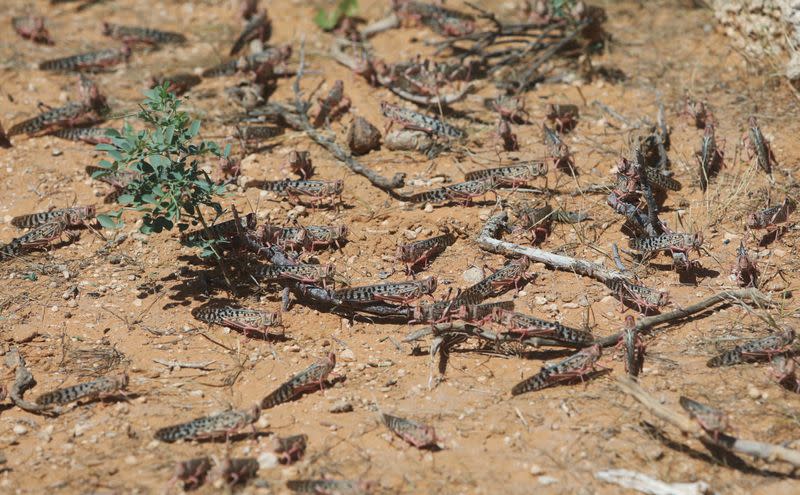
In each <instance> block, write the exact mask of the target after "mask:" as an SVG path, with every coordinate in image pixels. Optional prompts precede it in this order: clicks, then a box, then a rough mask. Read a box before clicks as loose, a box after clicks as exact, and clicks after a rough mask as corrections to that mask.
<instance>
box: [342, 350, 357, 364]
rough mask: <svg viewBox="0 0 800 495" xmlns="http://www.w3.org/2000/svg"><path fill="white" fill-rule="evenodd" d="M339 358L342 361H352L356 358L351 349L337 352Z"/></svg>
mask: <svg viewBox="0 0 800 495" xmlns="http://www.w3.org/2000/svg"><path fill="white" fill-rule="evenodd" d="M339 359H341V360H342V361H344V362H352V361H355V360H356V355H355V354H353V350H352V349H345V350H343V351H342V352H340V353H339Z"/></svg>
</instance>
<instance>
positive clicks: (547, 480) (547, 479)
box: [536, 476, 558, 486]
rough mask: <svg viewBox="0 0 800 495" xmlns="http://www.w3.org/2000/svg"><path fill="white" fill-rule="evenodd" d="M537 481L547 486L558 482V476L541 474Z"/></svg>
mask: <svg viewBox="0 0 800 495" xmlns="http://www.w3.org/2000/svg"><path fill="white" fill-rule="evenodd" d="M536 481H538V482H539V484H540V485H544V486H547V485H552V484H554V483H558V478H554V477H552V476H539V478H537V480H536Z"/></svg>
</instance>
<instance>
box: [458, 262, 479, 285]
mask: <svg viewBox="0 0 800 495" xmlns="http://www.w3.org/2000/svg"><path fill="white" fill-rule="evenodd" d="M461 277H462V278H463V279H464V281H466V282H468V283H470V284H477V283H478V282H480V281H481V280H483V270H481V269H480V268H478V267H477V266H473V267H472V268H468V269H466V270H464V273H463V274H462V275H461Z"/></svg>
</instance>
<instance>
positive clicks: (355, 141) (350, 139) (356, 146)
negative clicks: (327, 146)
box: [347, 117, 381, 155]
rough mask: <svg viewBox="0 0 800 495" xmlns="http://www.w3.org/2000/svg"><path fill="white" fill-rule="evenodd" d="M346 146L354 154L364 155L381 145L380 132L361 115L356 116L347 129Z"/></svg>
mask: <svg viewBox="0 0 800 495" xmlns="http://www.w3.org/2000/svg"><path fill="white" fill-rule="evenodd" d="M347 146H349V147H350V151H352V152H353V154H354V155H365V154H367V153H369V152H370V151H372V150H376V149H378V148H380V146H381V133H380V131H379V130H378V129H377V128H376V127H375V126H374V125H372V124H370V123H369V121H368V120H367V119H365V118H363V117H356V118H355V119H354V120H353V123H352V124H350V128H349V129H348V130H347Z"/></svg>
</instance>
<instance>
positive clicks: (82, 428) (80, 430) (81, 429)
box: [72, 421, 92, 437]
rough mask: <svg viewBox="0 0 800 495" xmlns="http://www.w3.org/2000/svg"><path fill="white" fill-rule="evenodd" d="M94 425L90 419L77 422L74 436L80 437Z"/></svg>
mask: <svg viewBox="0 0 800 495" xmlns="http://www.w3.org/2000/svg"><path fill="white" fill-rule="evenodd" d="M91 427H92V423H90V422H88V421H82V422H80V423H75V428H73V429H72V436H74V437H79V436H81V435H83V434H84V433H86V432H87V431H89V429H90V428H91Z"/></svg>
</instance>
